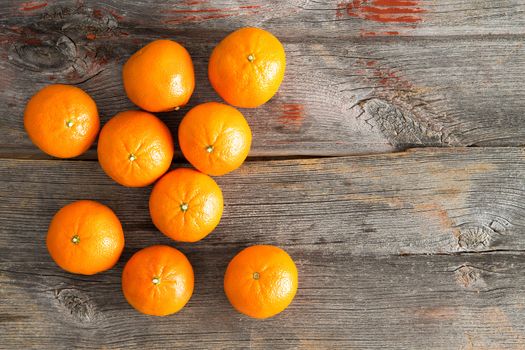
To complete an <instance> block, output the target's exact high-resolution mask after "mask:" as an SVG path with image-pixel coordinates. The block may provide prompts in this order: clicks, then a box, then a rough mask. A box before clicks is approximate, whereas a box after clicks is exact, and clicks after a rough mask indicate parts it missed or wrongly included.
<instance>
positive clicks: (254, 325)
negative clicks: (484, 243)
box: [0, 232, 525, 350]
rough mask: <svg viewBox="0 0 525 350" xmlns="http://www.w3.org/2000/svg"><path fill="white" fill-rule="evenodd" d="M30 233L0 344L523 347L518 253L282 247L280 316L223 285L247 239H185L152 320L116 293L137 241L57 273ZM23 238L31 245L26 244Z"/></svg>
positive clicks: (7, 277)
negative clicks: (268, 314) (107, 257)
mask: <svg viewBox="0 0 525 350" xmlns="http://www.w3.org/2000/svg"><path fill="white" fill-rule="evenodd" d="M35 236H39V237H35ZM35 236H33V237H26V239H25V240H24V241H20V245H21V247H20V250H23V251H24V253H19V254H18V256H17V257H13V258H12V259H10V260H12V261H5V259H3V260H4V261H2V262H0V297H1V298H2V303H0V333H1V334H2V340H1V344H0V348H5V349H13V348H24V349H32V348H34V349H37V348H38V349H42V348H45V349H49V348H53V349H71V348H87V349H100V348H105V349H115V348H118V349H122V348H133V349H135V348H147V349H166V348H177V349H201V348H202V349H204V348H214V349H218V348H220V349H226V348H227V349H241V348H242V349H246V348H251V349H290V348H294V349H295V348H296V349H316V350H317V349H334V348H336V349H403V350H404V349H500V350H504V349H513V350H517V349H523V348H524V347H525V323H524V322H523V312H524V311H523V310H524V305H525V293H524V289H523V285H525V272H524V271H525V256H524V255H523V254H520V255H514V254H502V253H490V254H483V255H478V254H475V255H472V254H465V255H458V256H438V255H434V256H421V255H417V256H389V257H373V256H353V255H352V254H349V253H348V252H346V251H345V249H342V247H341V246H339V247H338V246H336V248H335V249H329V250H327V249H326V245H323V244H312V245H309V246H308V247H304V246H295V247H287V250H288V251H289V253H290V254H291V255H292V256H293V257H294V259H295V260H296V261H297V263H298V269H299V276H300V283H299V291H298V294H297V296H296V298H295V300H294V302H293V303H292V304H291V306H290V308H289V309H288V310H286V311H285V312H284V313H283V314H281V315H278V316H277V317H274V318H272V319H269V320H265V321H257V320H252V319H248V318H247V317H244V316H242V315H240V314H238V313H237V312H236V311H234V310H233V309H232V307H231V306H230V305H229V303H228V301H227V300H226V297H225V296H224V293H223V289H222V278H223V274H224V271H225V269H226V265H227V263H228V260H229V259H231V258H232V257H233V256H234V255H235V253H236V252H238V251H239V250H240V249H241V248H242V247H244V246H245V243H243V244H240V245H238V246H236V247H232V246H230V247H227V246H222V247H221V246H219V245H217V246H215V247H210V246H207V247H202V246H200V245H199V244H197V245H194V246H188V245H186V246H184V247H183V248H182V250H183V251H184V252H185V253H186V254H187V255H188V258H189V259H190V261H191V263H192V264H193V266H194V270H195V287H196V288H195V293H194V295H193V297H192V299H191V300H190V302H189V303H188V305H187V306H186V307H185V308H184V309H183V310H182V311H181V312H180V313H178V314H176V315H173V316H169V317H165V318H154V317H147V316H144V315H140V314H138V313H137V312H136V311H134V310H133V309H132V308H131V307H130V306H129V305H128V304H127V303H126V301H125V300H124V298H123V296H122V294H121V287H120V278H121V273H122V267H123V265H124V261H126V260H127V259H129V257H130V256H131V254H132V253H133V252H134V251H136V248H130V247H129V246H128V247H127V248H126V249H125V252H124V255H123V258H122V259H121V262H119V263H118V265H117V267H116V268H114V269H113V270H110V271H108V272H106V273H103V274H100V275H96V276H91V277H85V276H75V275H71V274H67V273H65V272H63V271H60V270H59V269H58V268H57V267H56V266H55V265H54V264H53V263H52V262H51V261H50V258H49V257H48V256H47V255H46V253H45V248H44V244H43V237H42V234H41V233H40V232H35ZM128 237H129V235H128ZM28 240H32V241H38V242H39V248H37V249H33V248H30V247H25V248H24V246H25V243H26V242H27V241H28ZM288 240H289V239H288V238H287V237H286V236H285V235H282V237H281V239H280V241H281V242H283V241H288ZM150 243H153V242H150Z"/></svg>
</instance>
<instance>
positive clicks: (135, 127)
mask: <svg viewBox="0 0 525 350" xmlns="http://www.w3.org/2000/svg"><path fill="white" fill-rule="evenodd" d="M173 152H174V150H173V139H172V137H171V133H170V131H169V129H168V127H167V126H166V125H165V124H164V123H163V122H162V121H161V120H160V119H159V118H157V117H155V116H154V115H153V114H150V113H147V112H142V111H126V112H120V113H118V114H117V115H116V116H115V117H113V118H112V119H111V120H109V121H108V122H107V123H106V125H104V127H103V128H102V131H101V132H100V138H99V140H98V160H99V162H100V165H101V167H102V169H103V170H104V171H105V172H106V174H108V175H109V176H110V177H111V178H112V179H113V180H115V181H116V182H118V183H119V184H121V185H124V186H128V187H142V186H147V185H149V184H151V183H153V182H154V181H155V180H157V179H158V178H159V177H161V176H162V174H164V173H165V172H166V171H167V170H168V168H169V167H170V164H171V160H172V159H173Z"/></svg>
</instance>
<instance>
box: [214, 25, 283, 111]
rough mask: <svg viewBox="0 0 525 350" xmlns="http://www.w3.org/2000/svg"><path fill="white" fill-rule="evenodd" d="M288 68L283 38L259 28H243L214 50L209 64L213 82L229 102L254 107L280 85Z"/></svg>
mask: <svg viewBox="0 0 525 350" xmlns="http://www.w3.org/2000/svg"><path fill="white" fill-rule="evenodd" d="M285 68H286V55H285V53H284V48H283V45H282V44H281V42H280V41H279V40H278V39H277V38H276V37H275V36H273V35H272V34H271V33H269V32H267V31H265V30H263V29H259V28H251V27H247V28H241V29H239V30H237V31H235V32H233V33H231V34H229V35H228V36H227V37H226V38H224V39H223V40H222V41H221V42H220V43H219V45H217V46H216V47H215V49H214V50H213V52H212V54H211V57H210V62H209V65H208V77H209V79H210V83H211V85H212V86H213V88H214V89H215V91H217V93H218V94H219V96H221V97H222V98H223V99H224V100H225V101H226V102H228V103H229V104H232V105H234V106H237V107H247V108H253V107H258V106H260V105H262V104H263V103H266V102H267V101H268V100H269V99H271V98H272V96H273V95H275V93H276V92H277V90H278V89H279V86H280V85H281V82H282V80H283V77H284V70H285Z"/></svg>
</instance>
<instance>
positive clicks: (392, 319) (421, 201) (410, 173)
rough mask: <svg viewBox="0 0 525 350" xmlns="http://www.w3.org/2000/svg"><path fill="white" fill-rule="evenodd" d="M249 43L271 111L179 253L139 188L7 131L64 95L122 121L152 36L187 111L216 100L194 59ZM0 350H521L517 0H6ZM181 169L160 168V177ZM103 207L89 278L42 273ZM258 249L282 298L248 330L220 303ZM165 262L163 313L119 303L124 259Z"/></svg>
mask: <svg viewBox="0 0 525 350" xmlns="http://www.w3.org/2000/svg"><path fill="white" fill-rule="evenodd" d="M247 25H251V26H260V27H262V28H265V29H267V30H269V31H271V32H272V33H274V34H275V35H276V36H277V37H278V38H279V39H280V40H281V41H282V42H283V43H284V46H285V49H286V53H287V59H288V62H287V71H286V76H285V80H284V82H283V84H282V86H281V89H280V91H279V93H278V94H277V95H276V96H275V97H274V98H273V99H272V100H271V101H270V102H269V103H267V104H266V105H264V106H262V107H261V108H258V109H244V110H242V112H243V113H244V114H245V116H246V117H247V119H248V121H249V123H250V125H251V127H252V130H253V133H254V142H253V147H252V150H251V153H250V158H249V160H248V161H247V162H246V163H245V164H244V165H243V167H242V168H240V169H239V170H237V171H235V172H234V173H232V174H229V175H226V176H224V177H220V178H216V180H217V181H218V183H219V184H220V185H221V187H222V189H223V192H224V196H225V213H224V216H223V219H222V221H221V223H220V225H219V227H218V228H217V229H216V231H215V232H214V233H213V234H211V235H210V236H209V237H208V238H206V239H205V240H203V241H201V242H198V243H194V244H179V243H176V242H174V241H171V240H169V239H168V238H166V237H164V236H163V235H162V234H161V233H160V232H158V231H157V230H156V229H155V227H154V226H153V224H152V223H151V220H150V218H149V214H148V210H147V200H148V196H149V193H150V191H151V187H147V188H140V189H130V188H124V187H122V186H119V185H117V184H115V183H114V182H112V181H111V180H110V179H109V178H108V177H107V176H106V175H105V174H104V173H103V172H102V170H101V169H100V166H99V164H98V162H97V161H96V151H95V150H96V147H95V146H93V147H92V149H91V150H90V151H88V152H87V153H86V154H84V155H82V156H81V157H79V158H78V159H72V160H58V159H52V158H51V157H49V156H47V155H45V154H43V153H42V152H40V151H39V150H37V149H36V148H35V147H34V146H33V145H32V144H31V142H30V141H29V139H28V137H27V135H26V134H25V132H24V129H23V119H22V116H23V110H24V107H25V104H26V103H27V101H28V99H29V98H30V97H31V96H32V95H33V94H34V93H35V92H36V91H37V90H38V89H40V88H41V87H43V86H45V85H47V84H50V83H66V84H74V85H76V86H79V87H81V88H82V89H85V90H86V91H87V92H88V93H89V94H90V95H91V96H92V97H93V98H94V99H95V101H96V102H97V105H98V107H99V111H100V114H101V118H102V121H103V122H106V121H107V120H108V119H109V118H110V117H112V116H113V115H114V114H116V113H117V112H119V111H122V110H126V109H132V108H136V107H134V106H133V105H132V104H131V103H130V101H128V99H127V98H126V96H125V94H124V91H123V88H122V82H121V78H120V74H121V66H122V64H123V63H124V62H125V61H126V59H127V58H128V57H129V56H130V55H131V54H132V53H133V52H134V51H136V50H137V49H138V48H140V47H141V46H143V45H144V44H146V43H148V42H149V41H151V40H154V39H158V38H170V39H173V40H176V41H178V42H180V43H181V44H183V45H184V46H185V47H186V48H187V49H188V50H189V52H190V54H191V55H192V57H193V59H194V64H195V67H196V78H197V87H196V91H195V93H194V95H193V97H192V99H191V102H190V104H189V105H188V106H187V107H185V108H183V109H181V110H180V111H178V112H171V113H162V114H159V117H160V118H162V120H163V121H165V122H166V123H167V124H168V126H169V127H170V129H171V130H172V132H173V133H174V135H176V131H177V126H178V124H179V122H180V120H181V118H182V117H183V116H184V114H185V112H186V111H187V110H188V109H189V108H191V107H192V106H194V105H196V104H198V103H202V102H205V101H220V99H219V97H218V96H217V95H216V94H215V93H214V91H213V90H212V89H211V87H210V85H209V82H208V80H207V63H208V57H209V55H210V53H211V50H212V49H213V47H214V46H215V45H216V44H217V43H218V42H219V41H220V40H221V39H222V38H223V37H224V36H225V35H227V34H228V33H229V32H231V31H233V30H235V29H237V28H239V27H242V26H247ZM0 30H1V31H0V58H1V59H0V87H1V90H0V111H1V115H0V196H1V200H0V223H1V225H0V348H5V349H15V348H17V349H30V348H35V349H72V348H93V349H101V348H108V349H114V348H144V349H163V348H177V349H182V348H188V349H200V348H210V349H219V348H220V349H222V348H254V349H278V348H283V349H288V348H300V349H464V350H467V349H525V150H524V148H523V146H524V144H525V83H524V81H525V73H524V71H525V69H524V68H525V48H524V39H525V3H524V2H523V1H521V0H499V1H492V0H491V1H489V0H455V1H438V0H434V1H431V0H427V1H424V0H421V1H416V0H347V1H314V0H296V1H277V0H273V1H255V0H254V1H252V0H247V1H208V0H185V1H173V2H169V1H52V0H49V1H40V0H38V1H12V0H8V1H2V2H1V3H0ZM178 166H188V165H187V163H185V161H184V159H183V158H182V157H181V155H180V152H178V153H177V159H176V160H175V161H174V164H173V167H178ZM78 199H93V200H98V201H101V202H102V203H104V204H107V205H109V206H110V207H111V208H113V209H114V210H115V212H116V213H117V215H118V216H119V218H120V219H121V220H122V223H123V226H124V230H125V234H126V248H125V250H124V253H123V255H122V258H121V259H120V261H119V263H118V264H117V266H116V267H115V268H114V269H112V270H110V271H107V272H105V273H102V274H99V275H95V276H80V275H72V274H68V273H66V272H64V271H62V270H60V269H59V268H58V267H57V266H56V265H55V264H54V263H53V261H52V260H51V258H50V257H49V256H48V253H47V251H46V248H45V235H46V231H47V226H48V223H49V221H50V219H51V217H52V216H53V214H54V213H55V212H56V211H57V210H58V209H59V208H60V207H62V206H63V205H65V204H67V203H70V202H72V201H75V200H78ZM258 243H262V244H276V245H279V246H281V247H282V248H284V249H285V250H287V251H288V252H289V253H290V254H291V256H292V257H293V258H294V260H295V261H296V262H297V265H298V268H299V275H300V286H299V291H298V294H297V296H296V298H295V300H294V302H293V303H292V305H291V306H290V308H289V309H287V310H286V311H285V312H283V313H282V314H280V315H278V316H276V317H274V318H271V319H268V320H264V321H257V320H252V319H249V318H247V317H244V316H242V315H240V314H238V313H237V312H235V311H234V310H233V309H232V308H231V306H230V305H229V304H228V301H227V299H226V297H225V296H224V293H223V290H222V278H223V274H224V271H225V268H226V265H227V263H228V262H229V260H230V259H231V258H232V257H233V256H234V255H235V254H236V253H237V252H238V251H240V250H241V249H242V248H244V247H246V246H249V245H252V244H258ZM152 244H169V245H172V246H175V247H177V248H179V249H181V250H182V251H183V252H184V253H186V254H187V256H188V257H189V259H190V261H191V262H192V264H193V266H194V269H195V278H196V285H195V293H194V295H193V297H192V299H191V300H190V302H189V304H188V305H187V306H186V307H185V308H184V309H183V310H182V311H181V312H179V313H178V314H176V315H173V316H169V317H164V318H155V317H149V316H145V315H141V314H139V313H137V312H136V311H134V310H133V309H132V308H131V307H130V306H128V304H127V303H126V301H125V300H124V298H123V296H122V294H121V290H120V277H121V272H122V267H123V265H124V263H125V262H126V261H127V259H129V257H130V256H131V255H132V254H133V253H134V252H136V251H137V250H139V249H141V248H143V247H146V246H148V245H152Z"/></svg>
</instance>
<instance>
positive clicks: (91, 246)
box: [47, 200, 124, 275]
mask: <svg viewBox="0 0 525 350" xmlns="http://www.w3.org/2000/svg"><path fill="white" fill-rule="evenodd" d="M47 249H48V251H49V254H50V255H51V257H52V258H53V260H54V261H55V262H56V263H57V265H58V266H60V267H61V268H63V269H64V270H66V271H69V272H72V273H78V274H83V275H93V274H95V273H98V272H102V271H105V270H108V269H110V268H112V267H113V266H114V265H115V264H116V263H117V260H118V258H119V257H120V254H121V253H122V249H124V233H123V232H122V226H121V224H120V221H119V219H118V218H117V216H116V215H115V213H113V211H112V210H111V209H110V208H108V207H106V206H105V205H103V204H100V203H98V202H94V201H88V200H81V201H77V202H73V203H71V204H68V205H66V206H65V207H62V208H61V209H60V210H59V211H58V212H57V213H56V214H55V216H54V217H53V219H52V220H51V224H50V225H49V230H48V232H47Z"/></svg>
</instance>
